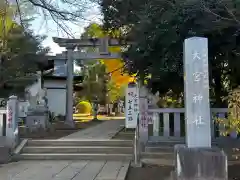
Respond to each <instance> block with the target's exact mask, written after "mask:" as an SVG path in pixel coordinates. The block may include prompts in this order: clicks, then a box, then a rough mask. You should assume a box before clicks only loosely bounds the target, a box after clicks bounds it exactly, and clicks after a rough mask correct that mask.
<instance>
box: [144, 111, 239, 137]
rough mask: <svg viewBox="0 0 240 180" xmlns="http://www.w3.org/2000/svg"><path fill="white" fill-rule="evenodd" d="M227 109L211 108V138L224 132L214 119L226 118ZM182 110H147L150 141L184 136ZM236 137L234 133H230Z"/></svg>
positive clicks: (222, 127)
mask: <svg viewBox="0 0 240 180" xmlns="http://www.w3.org/2000/svg"><path fill="white" fill-rule="evenodd" d="M227 111H228V109H227V108H212V109H211V114H212V128H211V129H212V137H213V138H216V137H219V136H221V135H220V133H219V132H221V131H224V126H222V125H219V124H218V123H216V118H217V117H219V118H224V117H227ZM184 112H185V110H184V108H159V109H148V113H149V115H150V116H152V123H151V122H150V123H151V124H149V125H148V134H149V137H150V139H154V138H155V139H156V138H159V137H160V138H161V137H163V138H173V139H174V138H176V139H178V138H180V137H184V136H185V116H184ZM231 136H232V137H236V136H237V134H236V133H235V132H233V133H231Z"/></svg>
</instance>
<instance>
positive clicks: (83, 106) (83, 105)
mask: <svg viewBox="0 0 240 180" xmlns="http://www.w3.org/2000/svg"><path fill="white" fill-rule="evenodd" d="M76 109H77V111H78V113H81V114H91V112H92V105H91V104H90V103H89V102H88V101H80V102H79V103H78V105H77V106H76Z"/></svg>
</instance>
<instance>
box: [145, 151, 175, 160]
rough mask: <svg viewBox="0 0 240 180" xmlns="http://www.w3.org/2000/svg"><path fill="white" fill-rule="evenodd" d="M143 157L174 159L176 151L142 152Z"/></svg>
mask: <svg viewBox="0 0 240 180" xmlns="http://www.w3.org/2000/svg"><path fill="white" fill-rule="evenodd" d="M141 157H142V158H143V159H161V158H164V159H173V158H174V153H171V152H143V153H142V154H141Z"/></svg>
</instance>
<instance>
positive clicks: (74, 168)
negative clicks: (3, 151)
mask: <svg viewBox="0 0 240 180" xmlns="http://www.w3.org/2000/svg"><path fill="white" fill-rule="evenodd" d="M128 166H129V162H122V161H40V162H39V161H20V162H14V163H9V164H5V165H3V166H2V167H1V168H0V179H1V180H124V179H125V176H126V173H127V170H128Z"/></svg>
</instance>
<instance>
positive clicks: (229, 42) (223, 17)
mask: <svg viewBox="0 0 240 180" xmlns="http://www.w3.org/2000/svg"><path fill="white" fill-rule="evenodd" d="M102 2H103V4H102V11H103V13H104V19H105V25H106V26H110V27H111V28H115V27H119V26H121V27H124V26H127V27H129V29H130V30H129V31H128V34H127V35H128V38H130V39H131V40H132V41H134V42H135V44H134V45H132V46H131V47H130V48H129V49H128V51H127V52H126V53H125V55H124V56H125V57H124V60H125V63H126V64H127V70H128V72H130V73H131V74H135V73H137V75H138V77H140V78H141V79H142V80H144V79H148V87H149V88H150V89H151V90H152V91H153V92H156V91H159V92H160V94H161V95H165V94H166V93H167V92H169V91H173V93H174V94H176V95H178V96H182V93H183V74H184V73H183V60H182V59H183V57H182V47H183V41H184V39H185V38H188V37H192V36H204V37H207V38H208V39H209V45H208V46H209V72H210V86H211V88H210V93H211V103H212V106H217V107H223V106H224V107H226V104H227V102H226V101H225V102H223V101H222V98H223V97H226V96H227V94H228V92H229V90H231V89H233V88H235V87H237V86H238V85H239V83H240V82H239V75H240V71H239V70H238V69H237V68H236V67H238V66H239V61H238V56H239V30H238V29H239V23H238V19H239V12H240V11H239V2H238V1H227V0H226V1H218V0H210V1H203V0H201V1H185V0H182V1H168V0H164V1H157V0H151V1H148V2H144V1H138V2H139V5H138V6H135V3H136V1H134V0H130V1H129V3H128V9H127V11H128V12H131V14H133V15H134V18H130V19H128V18H127V17H125V14H124V13H123V16H112V13H113V12H111V11H114V12H115V13H121V12H122V11H124V8H123V7H124V6H126V5H125V4H123V3H122V4H121V5H120V4H119V3H118V2H117V1H113V0H103V1H102ZM104 3H106V4H107V5H106V4H104ZM112 5H113V7H112ZM110 7H111V8H110ZM110 9H112V10H110ZM123 19H124V20H123Z"/></svg>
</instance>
